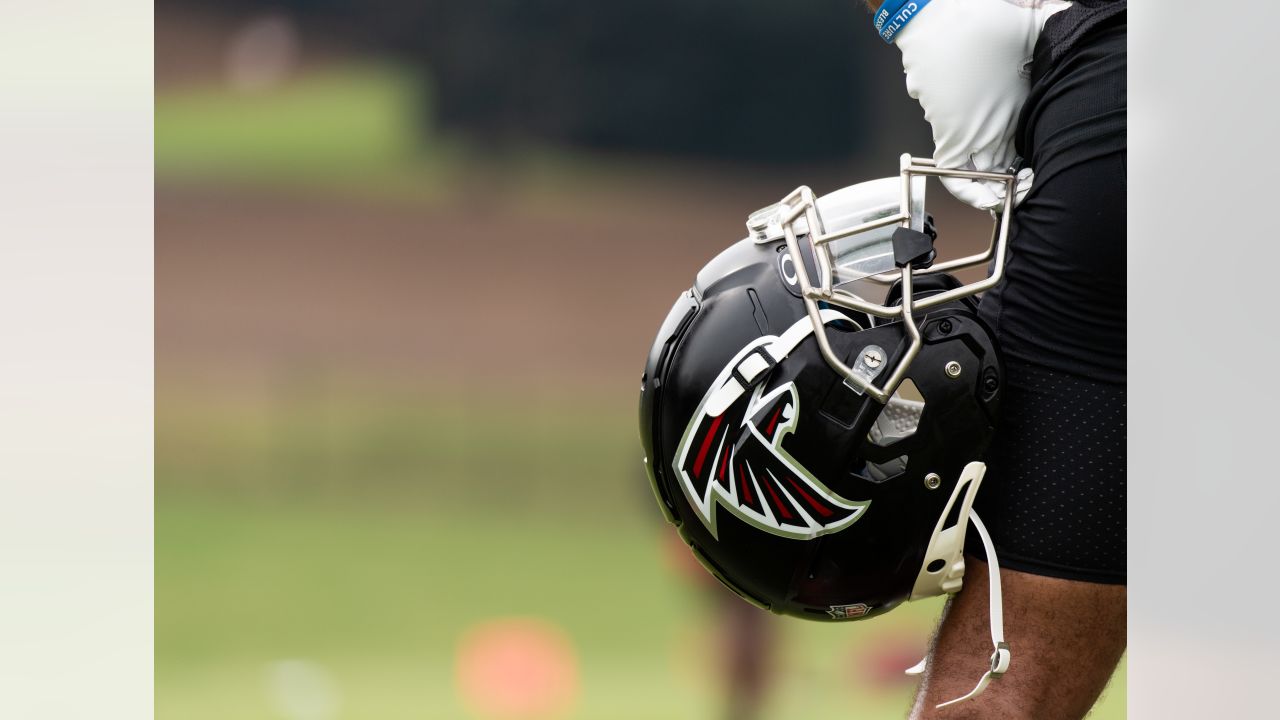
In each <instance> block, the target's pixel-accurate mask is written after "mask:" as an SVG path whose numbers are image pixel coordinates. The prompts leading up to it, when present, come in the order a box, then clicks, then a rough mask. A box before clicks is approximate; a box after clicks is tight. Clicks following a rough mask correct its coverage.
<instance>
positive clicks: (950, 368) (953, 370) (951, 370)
mask: <svg viewBox="0 0 1280 720" xmlns="http://www.w3.org/2000/svg"><path fill="white" fill-rule="evenodd" d="M942 369H943V371H945V372H946V373H947V377H950V378H958V377H960V363H958V362H956V361H955V360H952V361H951V362H949V363H947V364H946V365H945V366H943V368H942Z"/></svg>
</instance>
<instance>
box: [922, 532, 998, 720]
mask: <svg viewBox="0 0 1280 720" xmlns="http://www.w3.org/2000/svg"><path fill="white" fill-rule="evenodd" d="M969 522H971V523H973V528H974V529H975V530H977V531H978V536H979V537H981V538H982V547H983V548H984V549H985V550H986V551H987V576H988V582H989V584H990V587H991V590H990V603H989V608H988V609H989V612H990V617H991V644H992V645H993V646H994V647H995V650H994V651H993V652H992V653H991V668H990V669H989V670H987V672H986V674H984V675H983V676H982V678H981V679H980V680H978V684H977V685H976V686H975V687H974V688H973V689H972V690H970V691H969V693H968V694H967V695H964V696H963V697H958V698H956V699H954V700H948V701H947V702H944V703H941V704H939V705H938V706H937V707H940V708H944V707H946V706H948V705H955V704H956V703H959V702H964V701H965V700H971V699H973V698H975V697H977V696H979V695H981V694H982V691H983V690H986V689H987V685H989V684H991V681H992V680H993V679H995V678H998V677H1000V676H1001V675H1004V674H1005V672H1006V671H1008V670H1009V662H1010V660H1011V659H1012V657H1011V655H1010V654H1009V646H1008V644H1006V643H1005V641H1004V602H1003V599H1002V596H1001V594H1000V563H999V561H998V560H997V558H996V548H995V546H994V545H993V544H992V543H991V535H989V534H988V533H987V528H986V526H985V525H983V524H982V520H981V519H979V518H978V514H977V513H976V512H973V511H972V510H970V511H969ZM928 660H929V658H927V657H926V658H925V659H923V660H921V661H920V662H918V663H916V664H915V665H914V666H913V667H911V668H909V669H908V670H907V671H906V672H907V674H908V675H920V674H921V673H923V672H924V669H925V664H926V663H927V662H928Z"/></svg>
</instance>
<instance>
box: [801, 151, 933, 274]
mask: <svg viewBox="0 0 1280 720" xmlns="http://www.w3.org/2000/svg"><path fill="white" fill-rule="evenodd" d="M924 194H925V178H924V177H923V176H916V177H913V178H911V201H910V204H909V206H908V210H909V213H910V215H911V224H910V227H911V229H913V230H919V231H921V232H923V231H924V217H925V213H924ZM817 206H818V214H819V215H820V216H821V218H822V224H823V225H824V226H825V227H824V229H825V230H826V234H827V235H837V234H838V233H842V232H844V231H846V230H851V229H853V228H856V227H858V226H860V225H868V224H875V222H876V221H877V220H885V219H886V218H890V217H893V216H895V215H898V214H899V213H900V212H902V178H900V177H897V176H895V177H887V178H881V179H879V180H869V181H867V182H864V183H858V184H857V185H850V186H849V187H846V188H842V189H840V190H836V191H835V192H833V193H828V194H826V195H823V196H822V197H820V198H818V199H817ZM898 227H900V225H899V224H898V223H896V222H895V223H892V224H889V225H884V226H882V227H873V228H871V229H869V230H863V231H860V232H855V233H853V234H851V235H848V236H846V237H837V238H836V239H835V240H832V241H831V242H829V243H827V244H826V245H825V247H826V248H827V252H828V253H830V255H829V257H830V259H831V280H832V284H833V285H836V286H840V285H847V284H848V283H852V282H854V281H855V280H861V279H862V278H865V277H868V276H871V275H879V274H880V273H886V272H889V271H891V270H894V269H895V266H894V264H893V232H894V230H896V229H897V228H898Z"/></svg>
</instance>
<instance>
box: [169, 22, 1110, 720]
mask: <svg viewBox="0 0 1280 720" xmlns="http://www.w3.org/2000/svg"><path fill="white" fill-rule="evenodd" d="M784 16H785V17H784ZM865 23H866V16H865V13H864V12H863V11H862V9H861V8H860V6H859V5H858V4H857V3H853V2H850V1H846V0H839V1H837V0H809V1H808V2H800V3H788V4H786V6H785V11H784V8H783V6H782V5H779V4H776V3H765V2H738V3H730V2H721V1H704V2H698V3H687V2H668V1H661V2H659V1H656V0H655V1H653V2H647V3H641V2H632V1H630V0H628V1H626V2H623V1H621V0H619V1H618V2H616V3H605V4H594V5H593V4H589V3H585V2H578V1H576V0H559V1H553V0H543V1H542V2H538V3H518V2H514V1H511V2H491V3H485V4H484V5H483V6H480V7H477V6H475V5H473V4H468V3H465V2H462V1H461V0H453V1H445V0H433V1H431V2H417V3H408V2H394V1H393V0H377V1H373V2H363V3H357V2H353V1H352V2H346V1H344V0H293V1H292V2H283V3H271V4H267V3H260V2H248V1H243V2H211V1H210V2H173V1H168V0H166V1H165V2H161V3H159V4H158V5H157V7H156V93H157V95H156V145H155V147H156V158H155V161H156V172H157V184H156V188H157V189H156V300H157V302H156V353H157V358H156V361H157V362H156V367H157V377H156V389H157V402H156V418H157V423H156V427H157V430H156V432H157V437H156V440H157V442H156V499H155V502H156V534H157V537H156V591H157V597H156V600H157V602H156V631H157V632H156V661H157V662H156V667H157V670H156V711H157V717H161V718H167V719H174V720H178V719H181V720H201V719H204V718H208V719H210V720H212V719H215V718H216V719H218V720H226V719H228V718H237V719H239V718H243V719H246V720H249V719H258V718H262V719H266V718H285V719H287V720H322V719H327V718H379V719H380V718H387V719H394V718H490V717H493V718H498V717H502V718H532V717H539V718H593V719H594V718H618V719H625V718H635V719H637V720H639V719H641V718H646V719H648V718H719V717H727V716H728V712H729V711H728V709H727V708H728V705H727V704H726V700H725V687H726V680H725V670H724V668H725V665H726V663H725V661H724V659H723V657H722V656H723V654H724V648H725V644H724V642H723V639H724V633H725V631H726V630H725V625H724V622H723V620H724V618H725V617H726V615H731V614H733V613H732V610H731V608H733V607H735V606H734V605H733V603H736V602H738V601H736V600H726V598H725V596H724V595H723V594H722V592H721V591H719V590H718V589H717V588H714V587H712V586H711V585H709V584H708V583H707V582H706V581H705V580H704V579H702V578H701V576H700V574H699V573H698V572H691V571H690V569H689V562H688V558H687V556H686V555H685V554H684V553H683V551H682V550H681V548H680V547H677V546H674V545H672V544H671V543H670V537H671V535H672V533H671V532H670V531H669V529H668V528H666V527H664V526H663V524H662V522H661V519H660V516H659V514H658V512H657V509H656V508H655V507H654V505H653V500H652V498H651V496H650V494H649V490H648V487H647V484H646V482H645V480H644V474H643V470H642V467H641V464H640V451H639V447H638V440H637V434H636V428H635V408H636V403H637V399H638V398H637V381H638V378H639V374H640V371H641V369H642V363H643V357H644V354H645V352H646V351H647V349H648V346H649V343H650V342H651V340H652V337H653V334H654V333H655V332H656V329H657V326H658V324H659V323H660V322H661V320H662V318H663V317H664V316H665V313H666V311H667V309H668V308H669V307H670V304H671V302H672V301H673V300H674V298H675V297H676V295H677V294H678V293H679V292H680V291H681V290H683V289H684V288H686V287H687V286H688V285H689V284H690V283H691V281H692V277H693V274H694V273H695V272H696V270H697V269H698V268H699V267H701V265H702V264H703V263H704V262H705V261H706V260H708V259H710V258H711V257H712V256H713V255H714V254H715V253H716V252H717V251H718V250H719V249H720V248H722V247H723V246H725V245H727V244H729V243H730V242H733V241H734V240H736V239H738V238H739V237H741V236H742V234H743V226H742V222H743V220H744V219H745V217H746V214H747V213H748V212H750V211H751V210H753V209H756V208H758V207H761V206H763V205H766V204H769V203H771V202H774V201H775V200H777V199H778V198H779V197H781V196H782V195H783V194H785V193H786V192H787V191H789V190H791V189H792V188H794V187H795V186H796V185H797V184H800V183H802V182H803V183H807V184H810V185H811V186H813V187H814V188H815V189H816V190H818V191H819V192H826V191H830V190H832V189H835V188H838V187H841V186H843V185H846V184H850V183H852V182H855V181H859V180H864V179H870V178H872V177H878V176H882V175H888V174H892V173H893V172H894V171H895V170H896V167H897V164H896V163H897V160H896V158H897V155H898V154H899V153H900V152H903V151H913V152H916V153H918V154H928V152H929V150H930V144H929V136H928V128H927V126H926V125H925V124H924V122H923V120H922V119H921V118H920V112H919V110H918V108H917V107H916V106H915V105H914V103H913V102H912V101H911V100H910V99H909V98H907V97H906V94H905V92H904V91H903V88H902V80H901V68H900V66H898V64H897V62H898V58H897V56H896V52H895V51H893V50H892V49H890V48H886V47H883V46H882V45H881V44H880V42H879V40H878V39H877V38H876V37H875V35H874V34H873V33H871V32H870V31H869V30H868V29H867V28H866V27H864V24H865ZM788 47H802V48H803V52H795V53H792V52H788V50H787V48H788ZM794 78H801V80H799V82H800V84H799V85H798V86H792V85H789V84H788V83H789V82H790V81H791V79H794ZM933 201H935V202H936V203H937V205H935V214H941V215H944V216H945V215H946V214H947V208H948V207H949V205H948V203H947V199H946V198H943V197H942V196H941V195H939V194H937V193H935V195H934V196H933ZM979 221H980V219H979ZM956 222H957V223H958V224H957V225H956V226H952V227H955V228H958V229H957V230H956V232H957V234H962V233H960V232H959V230H967V229H969V226H968V225H964V223H965V222H968V221H961V220H957V221H956ZM940 228H941V229H942V232H943V234H944V238H945V237H946V234H947V232H948V231H949V230H951V229H952V228H951V227H948V225H946V223H945V222H940ZM979 239H980V238H979ZM943 247H944V248H945V246H943ZM939 608H940V603H937V602H931V603H919V604H916V605H914V606H909V607H905V608H903V609H901V610H899V611H897V612H895V613H893V614H891V615H889V616H887V617H885V618H883V619H881V620H878V621H876V622H875V623H867V624H856V623H855V624H850V625H840V626H834V625H816V624H808V623H802V622H799V621H780V620H776V619H774V618H771V617H768V616H764V614H763V613H762V614H761V615H762V617H763V618H764V622H765V623H766V626H765V627H766V632H769V633H772V637H773V638H774V640H775V642H774V648H773V650H772V651H771V653H770V654H771V659H770V661H769V665H770V667H772V669H773V670H772V672H771V673H770V674H769V676H768V677H769V678H771V679H770V680H769V681H768V687H769V691H768V692H767V693H766V694H765V695H764V700H763V703H762V706H761V707H760V708H758V710H759V715H758V716H759V717H762V718H823V717H857V718H894V717H901V716H902V715H903V714H904V712H905V707H906V703H907V701H908V699H909V697H910V694H911V690H912V687H911V685H910V684H909V683H908V682H906V680H905V678H903V677H902V676H901V675H900V671H901V670H902V669H903V668H905V667H907V666H909V665H911V664H913V663H914V662H915V661H916V660H917V659H918V658H919V656H920V655H921V654H922V653H923V651H924V649H925V647H926V643H927V639H928V635H929V632H930V629H931V626H932V623H933V622H934V619H935V617H936V615H937V612H938V610H939ZM976 677H977V674H976V672H975V678H976ZM1124 703H1125V690H1124V678H1123V669H1122V670H1121V673H1120V675H1119V677H1118V678H1117V679H1116V680H1115V681H1114V682H1113V684H1112V687H1111V688H1110V689H1109V691H1108V693H1107V695H1106V696H1105V697H1104V700H1103V702H1102V703H1101V704H1100V706H1099V708H1098V709H1097V710H1096V711H1095V714H1094V717H1098V718H1119V717H1123V716H1124ZM739 717H742V718H745V717H750V715H748V714H740V715H739Z"/></svg>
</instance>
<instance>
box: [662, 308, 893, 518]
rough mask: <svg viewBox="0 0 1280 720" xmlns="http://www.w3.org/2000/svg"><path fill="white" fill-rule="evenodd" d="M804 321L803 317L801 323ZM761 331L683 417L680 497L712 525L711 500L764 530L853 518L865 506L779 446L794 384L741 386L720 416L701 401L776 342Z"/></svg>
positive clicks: (792, 420)
mask: <svg viewBox="0 0 1280 720" xmlns="http://www.w3.org/2000/svg"><path fill="white" fill-rule="evenodd" d="M806 322H807V321H806ZM776 339H777V338H775V337H774V336H765V337H762V338H759V339H757V340H755V341H753V342H752V343H751V344H749V345H747V346H746V347H745V348H743V349H742V351H741V352H739V353H738V354H737V355H736V356H735V357H734V358H733V359H732V360H730V361H729V364H728V365H726V366H725V368H724V370H722V371H721V372H720V375H719V376H718V377H717V378H716V381H715V382H714V383H712V385H711V389H710V390H708V391H707V394H706V396H705V397H703V399H702V402H701V403H700V404H699V405H698V410H697V411H696V412H695V413H694V415H693V418H692V419H691V420H690V421H689V426H688V428H687V429H686V430H685V433H684V437H683V438H681V440H680V445H679V447H678V448H677V449H676V458H675V461H674V463H673V465H674V467H675V471H676V474H677V475H678V476H679V478H680V485H681V487H682V488H684V493H685V496H686V497H688V499H689V502H690V503H691V504H692V505H693V507H694V508H696V509H697V511H698V516H699V517H700V518H702V522H703V524H704V525H706V526H707V529H708V530H710V531H711V534H712V535H713V536H716V535H717V531H716V511H715V506H716V505H717V504H719V505H722V506H724V508H725V509H726V510H728V511H729V512H731V513H733V514H734V515H736V516H737V517H738V518H740V519H742V520H743V521H744V522H746V523H748V524H750V525H753V526H755V527H757V528H759V529H761V530H763V531H765V532H768V533H772V534H774V535H779V536H782V537H787V538H793V539H797V540H808V539H812V538H816V537H818V536H820V535H826V534H829V533H833V532H838V531H840V530H843V529H844V528H846V527H848V526H849V525H851V524H853V522H854V521H855V520H857V519H858V518H859V517H861V515H862V513H863V512H865V511H866V509H867V506H869V505H870V504H871V502H870V501H869V500H868V501H853V500H847V499H845V498H842V497H840V496H839V495H837V494H835V493H834V492H832V491H831V490H829V489H827V487H826V486H825V485H823V484H822V483H821V482H819V481H818V480H817V478H815V477H813V475H812V474H811V473H809V472H808V471H807V470H805V468H804V467H803V466H801V465H800V463H798V462H796V460H795V459H794V458H792V457H791V456H790V455H788V454H787V451H786V450H783V449H782V438H784V437H785V436H786V435H787V434H788V433H791V432H794V431H795V429H796V422H797V418H798V417H799V412H798V410H799V399H798V397H797V394H796V387H795V384H794V383H787V384H785V385H782V386H780V387H777V388H775V389H773V390H771V391H770V392H769V393H768V394H767V395H766V394H764V383H760V384H757V385H756V386H755V388H754V390H753V391H752V392H750V393H747V392H743V393H741V394H739V396H738V397H737V398H736V399H734V400H733V402H732V403H730V404H729V406H728V407H727V408H726V409H725V410H724V411H723V412H722V413H720V414H719V415H715V416H712V415H709V414H708V413H709V411H708V410H707V405H708V401H709V400H711V398H712V396H713V395H714V394H715V392H716V391H717V390H718V389H720V388H721V387H722V386H724V385H725V384H726V383H729V382H738V381H737V380H736V379H735V378H734V369H735V368H737V367H738V364H739V363H740V362H741V361H742V360H743V359H744V358H746V357H747V356H748V355H750V354H751V353H752V352H765V351H766V350H765V348H766V346H767V345H769V344H770V343H771V342H773V341H774V340H776Z"/></svg>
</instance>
